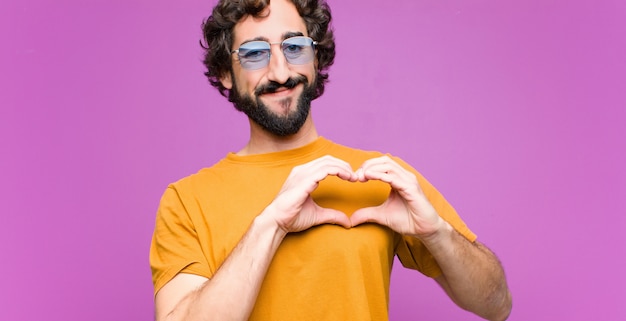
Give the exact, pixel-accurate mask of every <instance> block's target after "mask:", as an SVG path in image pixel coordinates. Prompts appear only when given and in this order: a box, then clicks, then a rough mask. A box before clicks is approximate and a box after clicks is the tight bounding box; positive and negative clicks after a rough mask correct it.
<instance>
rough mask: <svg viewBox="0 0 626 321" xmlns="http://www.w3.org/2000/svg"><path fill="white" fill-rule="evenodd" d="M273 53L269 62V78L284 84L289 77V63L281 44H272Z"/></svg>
mask: <svg viewBox="0 0 626 321" xmlns="http://www.w3.org/2000/svg"><path fill="white" fill-rule="evenodd" d="M271 50H272V54H271V55H270V62H269V64H268V71H267V78H268V80H272V81H275V82H277V83H279V84H284V83H285V82H286V81H287V79H289V65H288V63H287V59H286V58H285V55H284V54H283V52H282V50H281V48H280V46H272V48H271Z"/></svg>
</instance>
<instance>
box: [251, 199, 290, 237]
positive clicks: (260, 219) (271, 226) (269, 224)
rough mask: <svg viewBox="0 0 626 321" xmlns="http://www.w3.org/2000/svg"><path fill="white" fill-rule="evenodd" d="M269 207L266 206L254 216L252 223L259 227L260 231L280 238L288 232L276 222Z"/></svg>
mask: <svg viewBox="0 0 626 321" xmlns="http://www.w3.org/2000/svg"><path fill="white" fill-rule="evenodd" d="M270 212H271V209H270V208H269V207H268V208H266V209H265V210H264V211H263V212H262V213H261V214H259V215H258V216H257V217H255V218H254V221H253V222H252V224H253V225H255V226H257V227H259V228H260V229H261V230H262V231H264V232H267V233H271V234H272V235H274V236H276V237H278V238H279V239H280V240H282V239H283V238H284V237H285V236H286V235H287V233H288V231H286V230H285V229H284V228H282V227H281V226H280V224H278V222H277V221H276V220H275V219H274V218H273V217H272V215H270Z"/></svg>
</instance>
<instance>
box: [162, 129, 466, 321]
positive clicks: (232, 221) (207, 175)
mask: <svg viewBox="0 0 626 321" xmlns="http://www.w3.org/2000/svg"><path fill="white" fill-rule="evenodd" d="M324 155H332V156H334V157H337V158H339V159H342V160H344V161H346V162H348V163H350V164H351V165H352V167H353V168H354V169H356V168H358V167H360V166H361V164H362V163H363V162H364V161H365V160H367V159H370V158H374V157H378V156H381V155H382V154H381V153H378V152H366V151H361V150H356V149H352V148H348V147H345V146H342V145H339V144H335V143H333V142H331V141H329V140H327V139H325V138H321V137H320V138H319V139H317V140H316V141H314V142H313V143H311V144H308V145H306V146H303V147H301V148H297V149H294V150H288V151H281V152H276V153H269V154H261V155H250V156H238V155H235V154H233V153H230V154H228V155H227V156H226V157H225V158H224V159H222V160H221V161H219V162H218V163H217V164H215V165H214V166H212V167H210V168H205V169H202V170H200V171H199V172H198V173H196V174H194V175H191V176H189V177H186V178H183V179H182V180H180V181H178V182H176V183H173V184H171V185H170V186H168V188H167V190H166V191H165V193H164V195H163V197H162V199H161V204H160V207H159V210H158V213H157V218H156V226H155V230H154V235H153V240H152V245H151V248H150V265H151V267H152V277H153V282H154V291H155V293H156V292H157V291H159V289H161V287H163V285H165V284H166V283H167V282H169V281H170V280H171V279H172V278H173V277H174V276H175V275H176V274H178V273H180V272H184V273H191V274H197V275H201V276H204V277H207V278H211V277H212V276H213V274H214V273H215V272H216V271H217V269H218V268H219V267H220V265H221V264H222V263H223V262H224V260H225V259H226V257H227V256H228V255H229V253H230V252H231V251H232V250H233V248H234V247H235V246H236V245H237V243H238V242H239V241H240V239H241V238H242V236H243V235H244V234H245V233H246V231H247V229H248V227H249V226H250V224H251V223H252V220H253V219H254V218H255V217H256V216H257V215H258V214H260V213H261V212H262V211H263V209H264V208H265V207H266V206H267V205H269V204H270V203H271V202H272V200H273V199H274V197H275V196H276V195H277V193H278V191H279V190H280V188H281V187H282V184H283V183H284V181H285V179H286V178H287V176H288V175H289V173H290V172H291V169H292V168H293V167H294V166H297V165H300V164H303V163H306V162H309V161H312V160H314V159H316V158H319V157H322V156H324ZM396 161H398V162H400V163H401V164H402V165H403V166H405V167H406V168H408V169H410V170H411V171H413V172H414V173H415V175H416V176H417V178H418V182H419V184H420V187H421V188H422V190H423V191H424V193H425V194H426V196H427V197H428V199H429V201H430V202H431V203H432V205H433V207H434V208H435V209H436V210H437V212H438V214H439V215H440V216H441V217H442V218H443V219H445V220H446V221H448V222H449V223H450V224H451V225H452V226H453V227H454V228H455V229H456V230H457V231H458V232H459V233H461V234H462V235H464V236H465V237H466V238H467V239H469V240H470V241H474V240H475V239H476V235H474V234H473V233H472V232H471V231H470V230H469V229H468V228H467V226H466V225H465V223H463V221H462V220H461V219H460V218H459V216H458V215H457V213H456V211H455V210H454V209H453V208H452V206H451V205H450V204H449V203H448V202H447V201H446V200H445V199H444V198H443V196H442V195H441V194H440V193H439V192H438V191H437V190H436V189H435V188H434V187H433V186H432V185H431V184H430V183H428V181H426V179H424V178H423V177H422V176H421V175H420V174H419V173H418V172H417V171H415V170H414V169H412V168H410V167H409V166H408V165H407V164H406V163H404V162H402V161H401V160H399V159H396ZM389 191H390V187H389V185H388V184H386V183H383V182H380V181H369V182H367V183H351V182H346V181H343V180H341V179H339V178H336V177H332V176H329V177H327V178H326V179H325V180H323V181H321V182H320V184H319V187H318V188H317V189H316V190H315V191H314V192H313V193H312V197H313V199H314V200H315V202H316V203H317V204H319V205H320V206H324V207H329V208H335V209H338V210H341V211H343V212H344V213H346V214H347V215H351V214H352V213H353V212H354V211H355V210H357V209H359V208H363V207H368V206H375V205H379V204H381V203H383V202H384V201H385V200H386V199H387V197H388V195H389ZM394 255H397V256H398V258H399V259H400V261H401V262H402V264H403V265H404V266H405V267H408V268H411V269H415V270H418V271H420V272H422V273H423V274H425V275H427V276H430V277H436V276H438V275H440V274H441V270H440V269H439V266H438V264H437V262H436V261H435V260H434V258H433V257H432V256H431V254H430V253H429V252H428V250H427V249H426V248H425V247H424V245H422V244H421V242H420V241H419V240H417V239H415V238H410V237H403V236H401V235H399V234H397V233H395V232H393V231H392V230H390V229H388V228H386V227H383V226H379V225H376V224H363V225H360V226H357V227H354V228H351V229H345V228H343V227H340V226H335V225H320V226H316V227H313V228H310V229H308V230H306V231H303V232H299V233H290V234H288V235H287V236H286V237H285V239H284V240H283V242H282V243H281V245H280V246H279V248H278V250H277V252H276V254H275V256H274V258H273V260H272V262H271V264H270V266H269V269H268V272H267V274H266V277H265V279H264V281H263V284H262V286H261V290H260V293H259V296H258V298H257V301H256V304H255V308H254V310H253V312H252V315H251V316H250V320H367V319H373V320H386V319H387V318H388V301H389V279H390V273H391V267H392V263H393V257H394Z"/></svg>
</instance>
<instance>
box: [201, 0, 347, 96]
mask: <svg viewBox="0 0 626 321" xmlns="http://www.w3.org/2000/svg"><path fill="white" fill-rule="evenodd" d="M290 1H291V2H292V3H293V4H294V5H295V6H296V9H297V10H298V13H299V14H300V16H301V17H302V19H303V20H304V23H305V25H306V28H307V32H308V34H309V37H311V38H313V40H315V41H317V45H316V46H315V49H316V50H315V51H316V58H317V75H316V83H315V94H314V96H313V97H312V98H313V99H315V98H318V97H319V96H321V95H322V94H323V93H324V85H325V84H326V82H328V68H329V67H330V66H331V65H332V64H333V62H334V60H335V36H334V34H333V30H332V27H331V25H330V22H331V13H330V7H329V6H328V4H326V2H325V1H324V0H319V1H318V0H290ZM269 4H270V0H220V1H219V3H218V4H217V5H216V6H215V7H214V8H213V12H212V14H211V16H210V17H208V18H207V19H206V20H204V21H203V23H202V33H203V36H204V42H202V41H201V42H200V45H201V46H202V48H204V60H203V64H204V65H205V67H206V69H207V71H206V72H205V73H204V75H205V76H206V77H207V78H208V79H209V83H211V85H212V86H213V87H215V88H217V90H219V92H220V94H222V96H224V97H228V98H229V100H230V98H231V97H230V95H231V93H230V90H228V89H227V88H225V87H224V86H223V85H222V83H221V82H220V78H221V77H223V76H224V75H227V73H229V72H231V70H232V60H231V54H230V52H231V48H232V44H233V29H234V27H235V25H236V24H237V22H239V21H240V20H241V19H243V18H245V17H246V16H249V15H250V16H253V17H262V16H263V14H264V10H265V8H267V6H269Z"/></svg>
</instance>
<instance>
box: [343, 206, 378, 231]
mask: <svg viewBox="0 0 626 321" xmlns="http://www.w3.org/2000/svg"><path fill="white" fill-rule="evenodd" d="M350 222H351V223H352V226H353V227H354V226H357V225H360V224H363V223H377V224H382V225H385V224H384V218H383V217H381V215H379V214H378V207H364V208H361V209H358V210H356V211H355V212H354V213H352V216H350Z"/></svg>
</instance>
